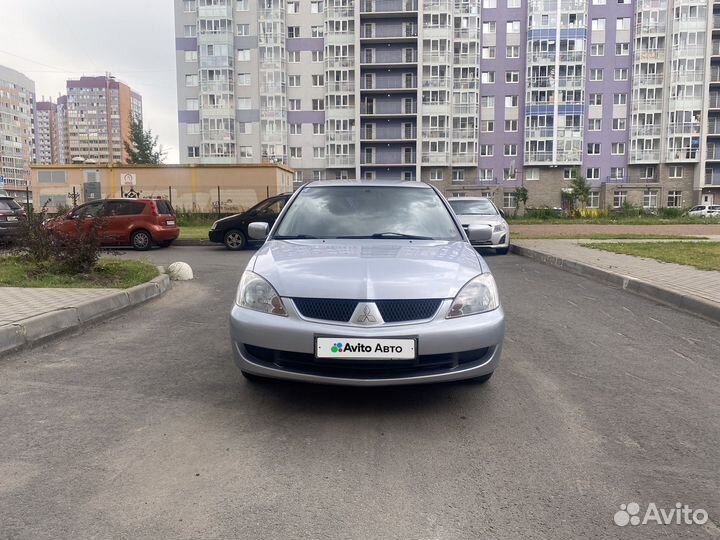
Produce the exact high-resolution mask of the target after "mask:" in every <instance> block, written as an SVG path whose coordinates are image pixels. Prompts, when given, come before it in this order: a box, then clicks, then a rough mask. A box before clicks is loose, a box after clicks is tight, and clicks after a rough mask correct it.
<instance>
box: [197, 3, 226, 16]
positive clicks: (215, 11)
mask: <svg viewBox="0 0 720 540" xmlns="http://www.w3.org/2000/svg"><path fill="white" fill-rule="evenodd" d="M229 4H230V2H228V5H226V6H198V8H197V11H198V18H200V19H204V18H206V17H210V18H212V17H215V18H218V17H224V18H227V19H232V15H233V13H232V6H231V5H229Z"/></svg>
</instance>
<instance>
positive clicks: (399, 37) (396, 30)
mask: <svg viewBox="0 0 720 540" xmlns="http://www.w3.org/2000/svg"><path fill="white" fill-rule="evenodd" d="M417 35H418V27H417V25H416V24H408V25H404V26H396V25H378V26H376V27H375V28H365V27H363V28H362V29H361V32H360V39H361V40H362V41H370V40H381V41H395V42H397V41H408V40H410V41H414V40H415V39H416V38H417Z"/></svg>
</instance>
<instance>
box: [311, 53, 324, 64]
mask: <svg viewBox="0 0 720 540" xmlns="http://www.w3.org/2000/svg"><path fill="white" fill-rule="evenodd" d="M323 58H324V56H323V52H322V51H313V52H312V61H313V63H314V64H320V63H322V61H323Z"/></svg>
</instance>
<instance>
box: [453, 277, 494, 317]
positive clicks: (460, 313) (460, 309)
mask: <svg viewBox="0 0 720 540" xmlns="http://www.w3.org/2000/svg"><path fill="white" fill-rule="evenodd" d="M498 307H500V297H499V295H498V290H497V285H496V284H495V278H493V276H492V274H480V275H479V276H477V277H476V278H473V279H471V280H470V281H468V282H467V283H466V284H465V286H464V287H463V288H462V289H460V292H459V293H458V294H457V296H456V297H455V299H454V300H453V301H452V305H451V306H450V311H448V314H447V318H448V319H454V318H456V317H465V316H466V315H476V314H477V313H485V312H487V311H492V310H494V309H497V308H498Z"/></svg>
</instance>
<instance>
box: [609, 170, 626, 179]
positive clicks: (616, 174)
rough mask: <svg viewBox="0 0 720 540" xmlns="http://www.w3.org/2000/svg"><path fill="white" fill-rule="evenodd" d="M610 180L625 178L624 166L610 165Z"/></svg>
mask: <svg viewBox="0 0 720 540" xmlns="http://www.w3.org/2000/svg"><path fill="white" fill-rule="evenodd" d="M610 179H611V180H625V167H610Z"/></svg>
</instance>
